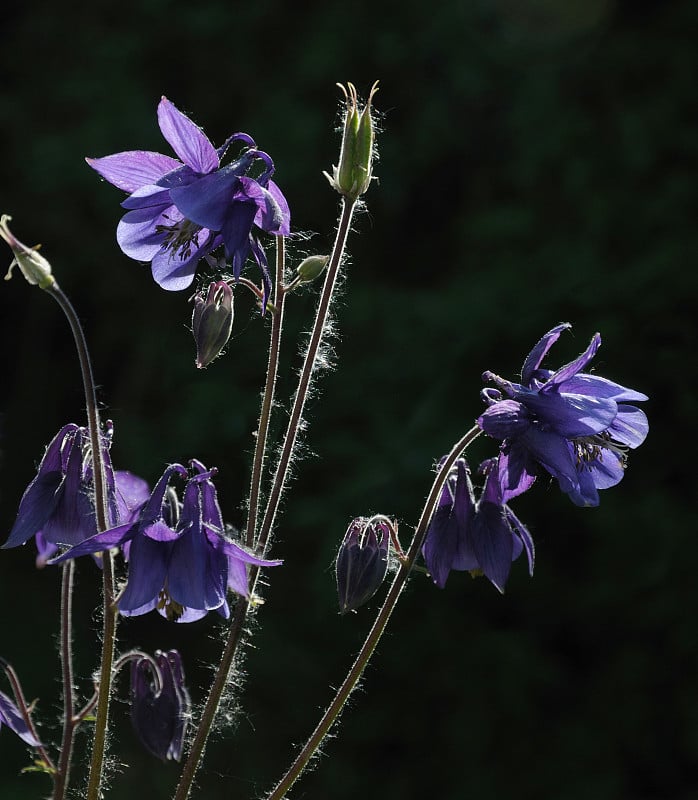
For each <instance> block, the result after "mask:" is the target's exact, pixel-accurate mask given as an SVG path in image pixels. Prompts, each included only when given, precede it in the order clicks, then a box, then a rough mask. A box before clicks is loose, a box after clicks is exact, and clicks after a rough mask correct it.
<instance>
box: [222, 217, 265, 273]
mask: <svg viewBox="0 0 698 800" xmlns="http://www.w3.org/2000/svg"><path fill="white" fill-rule="evenodd" d="M256 213H257V206H256V205H255V204H254V203H253V202H252V201H247V202H236V203H235V208H234V210H233V211H232V212H231V213H230V214H229V215H228V217H227V219H226V221H225V224H224V225H223V229H222V231H221V233H222V235H223V242H224V243H225V255H226V257H227V258H229V259H231V260H232V266H233V274H234V275H235V278H236V279H237V278H239V277H240V272H241V271H242V266H243V264H244V263H245V259H246V258H247V256H248V254H249V252H250V231H251V230H252V224H253V222H254V218H255V214H256Z"/></svg>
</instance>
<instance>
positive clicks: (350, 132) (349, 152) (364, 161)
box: [324, 81, 378, 200]
mask: <svg viewBox="0 0 698 800" xmlns="http://www.w3.org/2000/svg"><path fill="white" fill-rule="evenodd" d="M337 85H338V86H339V88H340V89H341V90H342V92H343V93H344V99H345V102H346V109H345V113H344V128H343V131H342V149H341V150H340V153H339V164H338V165H337V166H335V167H333V168H332V176H330V175H328V174H327V173H326V172H325V173H324V174H325V177H326V178H327V180H328V181H329V182H330V184H331V185H332V187H333V188H334V189H335V190H336V191H338V192H339V193H340V194H341V195H344V196H345V197H348V198H349V199H351V200H357V199H358V198H359V197H361V195H362V194H364V192H365V191H366V190H367V189H368V187H369V186H370V185H371V177H372V167H373V159H374V157H375V125H374V121H373V115H372V113H371V112H372V109H371V101H372V100H373V96H374V95H375V94H376V92H377V91H378V81H376V82H375V83H374V84H373V87H372V88H371V92H370V94H369V96H368V100H367V101H366V104H365V105H364V106H363V108H360V107H359V98H358V95H357V93H356V87H355V86H354V84H353V83H347V85H346V87H344V86H343V85H342V84H337Z"/></svg>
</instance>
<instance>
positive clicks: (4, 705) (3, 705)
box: [0, 692, 41, 747]
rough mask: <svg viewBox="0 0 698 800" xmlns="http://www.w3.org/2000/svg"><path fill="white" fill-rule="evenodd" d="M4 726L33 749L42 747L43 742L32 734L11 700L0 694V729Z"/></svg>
mask: <svg viewBox="0 0 698 800" xmlns="http://www.w3.org/2000/svg"><path fill="white" fill-rule="evenodd" d="M3 725H7V727H8V728H9V729H10V730H11V731H14V732H15V733H16V734H17V736H19V738H20V739H22V741H24V742H26V743H27V744H28V745H31V746H32V747H41V742H40V741H38V739H37V738H36V737H35V736H34V735H33V734H32V732H31V731H30V730H29V728H28V727H27V723H26V722H25V721H24V717H22V715H21V713H20V711H19V709H18V708H17V706H16V705H15V704H14V703H13V702H12V700H10V698H9V697H8V696H7V695H6V694H4V693H3V692H0V728H2V726H3Z"/></svg>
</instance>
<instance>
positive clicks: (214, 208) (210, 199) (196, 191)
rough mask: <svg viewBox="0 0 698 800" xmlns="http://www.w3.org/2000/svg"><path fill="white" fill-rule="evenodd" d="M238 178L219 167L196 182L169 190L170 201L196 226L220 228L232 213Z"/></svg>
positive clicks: (230, 171) (232, 172)
mask: <svg viewBox="0 0 698 800" xmlns="http://www.w3.org/2000/svg"><path fill="white" fill-rule="evenodd" d="M239 183H240V178H239V177H238V176H237V174H236V173H235V171H233V170H229V169H222V170H218V171H217V172H212V173H211V174H210V175H204V176H203V177H202V178H199V180H198V181H196V182H195V183H190V184H189V185H188V186H181V187H179V188H176V189H170V190H169V193H170V196H171V197H172V202H173V203H174V204H175V205H176V206H177V208H178V209H179V210H180V211H181V213H182V214H183V215H184V216H185V217H186V218H187V219H189V220H191V221H192V222H195V223H196V224H197V225H201V226H202V227H204V228H210V229H211V230H214V231H219V230H221V229H222V228H223V223H224V222H225V219H226V218H227V217H228V215H229V214H230V213H231V205H232V203H233V201H234V197H235V193H236V190H237V188H238V186H239Z"/></svg>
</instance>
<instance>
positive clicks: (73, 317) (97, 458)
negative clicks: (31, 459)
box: [46, 283, 116, 800]
mask: <svg viewBox="0 0 698 800" xmlns="http://www.w3.org/2000/svg"><path fill="white" fill-rule="evenodd" d="M46 291H47V292H48V293H49V294H50V295H51V297H53V299H54V300H55V301H56V302H57V303H58V305H59V306H60V307H61V309H62V311H63V313H64V314H65V316H66V319H67V320H68V324H69V325H70V330H71V331H72V334H73V338H74V340H75V347H76V348H77V352H78V360H79V361H80V371H81V373H82V384H83V388H84V390H85V407H86V410H87V427H88V429H89V433H90V449H91V450H92V472H93V476H94V478H93V479H94V487H95V512H96V516H97V530H98V532H102V531H105V530H106V529H107V492H106V475H105V471H104V458H103V454H102V443H101V435H100V426H99V410H98V408H97V393H96V390H95V381H94V375H93V372H92V362H91V361H90V355H89V352H88V350H87V342H86V340H85V334H84V331H83V330H82V326H81V325H80V320H79V319H78V316H77V314H76V313H75V309H74V308H73V306H72V303H71V302H70V300H68V298H67V297H66V295H65V294H64V293H63V291H62V290H61V289H60V287H59V286H58V284H57V283H53V284H52V285H50V286H48V287H46ZM102 586H103V609H104V612H103V613H104V619H103V623H102V661H101V666H100V677H99V700H98V702H97V712H96V722H95V732H94V740H93V745H92V760H91V764H90V777H89V782H88V787H87V794H86V795H85V800H98V798H99V796H100V787H101V783H102V768H103V764H104V753H105V749H106V737H107V723H108V718H109V699H110V698H109V695H110V691H111V679H112V664H113V661H114V645H115V642H114V640H115V637H116V609H115V608H114V561H113V558H112V555H111V553H110V552H108V551H107V552H104V553H103V554H102ZM69 769H70V765H69V764H68V765H67V767H66V774H67V771H68V770H69Z"/></svg>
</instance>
